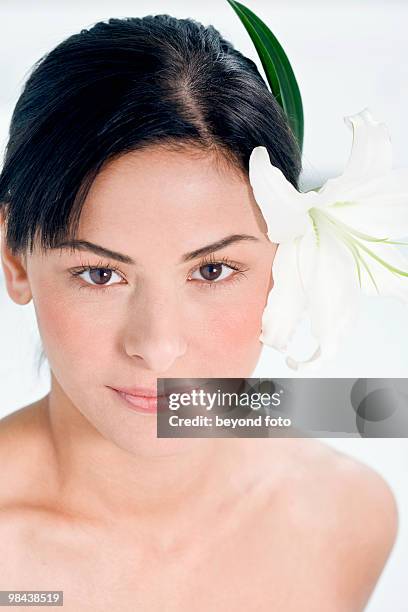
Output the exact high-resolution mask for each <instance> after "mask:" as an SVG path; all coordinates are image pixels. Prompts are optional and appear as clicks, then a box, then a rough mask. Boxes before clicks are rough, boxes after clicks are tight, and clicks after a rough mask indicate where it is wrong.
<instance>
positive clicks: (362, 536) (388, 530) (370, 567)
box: [284, 439, 398, 611]
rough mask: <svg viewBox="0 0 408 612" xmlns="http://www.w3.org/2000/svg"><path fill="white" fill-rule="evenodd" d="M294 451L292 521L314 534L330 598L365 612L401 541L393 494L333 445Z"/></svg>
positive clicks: (289, 488)
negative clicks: (334, 596)
mask: <svg viewBox="0 0 408 612" xmlns="http://www.w3.org/2000/svg"><path fill="white" fill-rule="evenodd" d="M289 448H290V450H288V465H289V468H288V470H289V472H290V476H289V475H288V478H287V484H286V487H285V490H286V495H284V497H285V498H286V502H288V501H289V507H290V508H291V520H293V522H294V523H296V521H300V522H302V521H303V524H304V525H305V526H306V529H307V532H308V533H309V534H310V552H311V554H313V552H315V553H316V561H317V562H319V558H320V563H321V564H324V567H325V572H326V584H327V585H328V589H329V590H328V596H329V593H330V590H331V592H332V593H333V591H334V592H336V593H338V597H339V601H340V599H341V604H342V605H344V609H348V610H350V611H352V610H356V611H358V610H362V609H363V608H364V605H365V604H366V603H367V601H368V599H369V597H370V595H371V593H372V591H373V589H374V587H375V584H376V583H377V581H378V578H379V577H380V575H381V572H382V570H383V569H384V566H385V564H386V562H387V559H388V557H389V555H390V553H391V550H392V548H393V545H394V542H395V540H396V537H397V533H398V507H397V503H396V500H395V497H394V494H393V492H392V490H391V488H390V486H389V484H388V483H387V482H386V481H385V479H384V478H383V477H382V476H381V475H380V474H379V473H378V472H377V471H376V470H374V469H373V468H371V467H370V466H368V465H366V464H365V463H363V462H361V461H358V460H357V459H355V458H353V457H351V456H349V455H346V454H344V453H342V452H339V451H337V450H335V449H334V448H333V447H331V446H329V444H326V443H323V442H321V441H319V440H312V439H302V440H299V441H298V442H293V444H292V446H291V447H289ZM289 472H288V474H289ZM322 567H323V565H322Z"/></svg>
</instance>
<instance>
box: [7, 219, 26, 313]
mask: <svg viewBox="0 0 408 612" xmlns="http://www.w3.org/2000/svg"><path fill="white" fill-rule="evenodd" d="M4 218H5V217H4V211H3V210H2V209H1V208H0V250H1V263H2V267H3V271H4V277H5V280H6V288H7V292H8V294H9V296H10V298H11V299H12V300H13V302H15V303H16V304H21V305H24V304H28V303H29V302H30V301H31V299H32V294H31V287H30V283H29V281H28V276H27V271H26V262H25V257H24V256H23V255H13V254H12V253H11V251H10V249H9V248H8V246H7V245H6V238H5V224H4Z"/></svg>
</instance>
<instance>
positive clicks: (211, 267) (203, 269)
mask: <svg viewBox="0 0 408 612" xmlns="http://www.w3.org/2000/svg"><path fill="white" fill-rule="evenodd" d="M223 267H225V268H226V269H225V272H226V273H227V274H226V275H225V274H224V275H222V272H223V271H222V268H223ZM229 272H230V273H231V272H234V269H233V268H231V266H228V265H226V264H225V263H222V262H214V263H208V264H205V265H203V266H200V267H199V268H198V269H197V270H195V272H194V274H200V275H201V278H200V277H198V280H203V279H204V280H206V281H220V280H224V279H225V278H229V277H230V276H231V274H229ZM191 278H194V277H193V276H192V277H191ZM195 278H197V277H195Z"/></svg>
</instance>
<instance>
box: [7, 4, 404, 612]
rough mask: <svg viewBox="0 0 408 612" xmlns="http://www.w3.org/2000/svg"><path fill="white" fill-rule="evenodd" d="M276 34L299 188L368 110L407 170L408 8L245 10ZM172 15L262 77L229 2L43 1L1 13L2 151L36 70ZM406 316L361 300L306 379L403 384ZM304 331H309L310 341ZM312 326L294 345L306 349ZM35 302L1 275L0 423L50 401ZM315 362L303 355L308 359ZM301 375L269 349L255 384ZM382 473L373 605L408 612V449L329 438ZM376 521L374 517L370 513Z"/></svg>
mask: <svg viewBox="0 0 408 612" xmlns="http://www.w3.org/2000/svg"><path fill="white" fill-rule="evenodd" d="M244 4H246V5H247V6H248V7H249V8H251V9H252V10H253V11H254V12H255V13H256V14H257V15H258V16H259V17H260V18H261V19H263V20H264V21H265V22H266V23H267V25H268V26H269V27H270V28H271V30H272V31H273V32H274V34H275V35H276V36H277V38H278V40H279V41H280V42H281V44H282V45H283V47H284V49H285V51H286V53H287V55H288V57H289V60H290V62H291V64H292V67H293V69H294V71H295V74H296V77H297V80H298V83H299V86H300V90H301V94H302V99H303V105H304V113H305V141H304V159H303V167H304V173H303V175H302V181H303V188H304V189H306V188H310V187H314V186H318V185H320V184H322V183H323V182H324V181H325V180H326V179H327V178H329V177H330V176H335V175H337V174H339V173H340V172H341V171H342V169H343V166H344V165H345V163H346V162H347V159H348V156H349V154H350V147H351V140H352V135H351V131H350V130H349V129H348V128H347V127H346V126H345V123H344V121H343V117H344V116H347V115H351V114H354V113H357V112H359V111H361V110H362V109H363V108H365V107H367V106H368V107H369V108H370V110H371V111H372V113H373V114H374V116H375V118H376V119H377V120H380V121H384V122H385V123H386V124H387V125H388V128H389V131H390V134H391V140H392V143H393V151H394V165H395V166H396V167H398V166H408V151H407V148H406V143H407V141H408V121H407V119H406V109H407V107H408V64H407V61H406V58H407V55H408V39H407V34H406V24H407V23H408V6H407V5H406V4H405V3H403V2H395V1H394V2H390V1H389V2H385V1H384V2H375V1H373V0H370V1H366V2H362V1H353V2H351V1H350V2H347V1H345V0H342V1H341V2H337V1H332V2H312V1H309V2H294V1H293V0H292V1H291V2H290V3H289V2H282V1H275V2H273V3H272V2H266V1H265V0H246V2H244ZM158 13H169V14H171V15H173V16H175V17H179V18H183V17H191V18H193V19H196V20H197V21H200V22H202V23H203V24H205V25H208V24H212V25H214V26H215V27H216V28H217V29H218V30H219V31H220V32H221V34H222V35H224V36H225V37H226V38H227V39H229V40H231V41H232V42H233V44H234V45H235V46H236V47H237V49H239V50H240V51H241V52H243V53H244V54H245V55H248V56H249V57H251V58H252V59H253V60H254V61H255V62H256V63H257V65H258V66H259V69H260V71H261V74H263V69H262V65H261V64H260V61H259V59H258V56H257V54H256V51H255V49H254V47H253V45H252V42H251V40H250V39H249V37H248V35H247V33H246V31H245V29H244V27H243V26H242V25H241V23H240V21H239V19H238V17H237V16H236V15H235V13H234V12H233V11H232V9H231V7H230V6H229V5H228V3H227V2H223V1H222V0H218V1H215V0H206V2H186V1H181V0H178V1H174V0H173V1H172V2H169V1H164V0H161V1H159V0H150V1H148V2H142V1H135V0H132V1H124V0H114V1H113V0H98V1H96V0H87V2H85V3H84V2H81V3H79V2H74V1H73V0H70V1H68V0H65V1H64V0H60V1H59V2H58V3H56V2H53V1H51V0H50V1H44V0H36V1H34V0H33V1H32V2H28V1H21V0H20V1H11V0H10V1H6V0H2V1H1V3H0V23H1V26H2V27H1V36H0V83H1V87H0V147H1V153H2V152H3V150H4V146H5V144H6V139H7V131H8V125H9V122H10V118H11V113H12V110H13V108H14V105H15V103H16V101H17V98H18V96H19V93H20V91H21V88H22V86H23V84H24V81H25V79H26V78H27V76H28V74H29V71H30V69H31V67H32V66H33V64H34V62H35V61H37V60H38V59H39V58H40V57H41V56H42V55H43V54H44V53H46V52H48V51H50V50H51V49H52V48H53V47H54V46H55V45H57V44H58V43H59V42H60V41H61V40H63V39H64V38H66V37H67V36H69V35H71V34H73V33H76V32H79V30H80V29H81V28H84V27H89V26H91V25H92V24H93V23H95V22H96V21H100V20H106V19H108V18H109V17H127V16H143V15H146V14H158ZM407 312H408V311H407V309H406V306H404V305H403V304H402V303H400V302H398V301H396V300H395V301H394V300H393V299H392V298H380V297H375V298H363V299H362V307H361V311H360V313H359V318H358V321H357V323H356V324H355V326H354V327H353V329H352V330H351V333H350V334H349V335H348V337H347V338H345V339H344V343H343V345H342V346H341V348H340V351H339V353H338V356H337V358H336V359H335V360H334V361H333V362H332V363H331V364H330V366H326V367H324V368H321V369H320V370H317V371H315V372H314V373H313V374H305V375H306V376H322V377H326V376H333V377H351V378H355V377H380V378H387V377H394V378H396V377H404V378H405V377H407V375H408V325H407ZM302 330H303V331H302ZM305 330H306V327H303V328H301V329H300V331H299V335H298V336H297V338H298V342H299V347H306V346H307V344H306V335H305V333H306V332H305ZM39 343H40V339H39V335H38V330H37V327H36V323H35V315H34V307H33V304H32V302H31V303H30V304H28V305H27V306H17V305H16V304H14V302H12V301H11V300H10V298H9V296H8V294H7V292H6V290H5V286H4V278H3V274H2V271H1V270H0V384H1V410H0V416H2V415H5V414H8V413H10V412H12V411H14V410H16V409H17V408H20V407H22V406H24V405H26V404H28V403H30V402H32V401H34V400H36V399H38V398H39V397H42V396H43V395H45V393H47V391H48V385H49V377H48V372H47V369H46V367H44V368H43V370H42V375H41V376H40V377H39V378H38V377H37V374H36V372H35V368H34V366H35V362H36V358H37V355H38V351H39V348H40V344H39ZM307 353H308V351H306V353H305V355H306V354H307ZM294 375H297V376H298V375H299V376H302V374H301V373H300V374H294V372H293V371H292V370H289V369H288V368H287V367H286V366H285V365H284V363H283V360H282V357H281V356H280V355H279V354H278V353H276V352H275V351H274V350H273V349H270V348H268V347H266V348H264V351H263V354H262V357H261V360H260V362H259V364H258V367H257V368H256V370H255V372H254V373H253V376H254V377H258V376H260V377H273V376H275V377H284V376H289V377H291V376H294ZM326 442H327V443H328V444H331V445H333V446H335V447H336V448H338V449H340V450H343V451H345V452H347V453H349V454H351V455H353V456H355V457H357V458H359V459H360V460H362V461H364V462H365V463H367V464H369V465H371V466H372V467H373V468H375V469H376V470H377V471H378V472H380V473H381V474H382V475H383V476H384V477H385V478H386V480H387V481H388V483H389V484H390V486H391V487H392V489H393V491H394V493H395V495H396V497H397V502H398V506H399V511H400V531H399V537H398V540H397V543H396V545H395V547H394V549H393V552H392V554H391V557H390V559H389V561H388V563H387V566H386V568H385V571H384V573H383V574H382V577H381V579H380V581H379V583H378V585H377V588H376V590H375V592H374V594H373V596H372V598H371V600H370V603H369V605H368V607H367V610H368V611H369V612H385V611H388V610H392V611H393V612H406V610H407V605H408V604H407V603H406V602H407V601H408V595H407V587H406V577H407V568H408V484H407V467H408V443H407V441H406V440H405V439H392V440H391V439H390V440H387V439H341V438H339V439H327V440H326ZM372 512H375V508H373V509H372Z"/></svg>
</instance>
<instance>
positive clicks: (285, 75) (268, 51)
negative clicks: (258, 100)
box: [227, 0, 304, 151]
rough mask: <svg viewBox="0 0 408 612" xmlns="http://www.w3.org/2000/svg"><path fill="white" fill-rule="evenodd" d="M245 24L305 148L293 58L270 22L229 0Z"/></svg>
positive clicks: (280, 103) (295, 132)
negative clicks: (286, 51) (279, 39)
mask: <svg viewBox="0 0 408 612" xmlns="http://www.w3.org/2000/svg"><path fill="white" fill-rule="evenodd" d="M227 2H228V3H229V4H230V6H231V7H232V8H233V9H234V11H235V12H236V14H237V15H238V17H239V18H240V20H241V22H242V23H243V25H244V26H245V28H246V30H247V32H248V34H249V36H250V37H251V40H252V42H253V43H254V46H255V48H256V50H257V52H258V55H259V57H260V60H261V62H262V66H263V69H264V70H265V74H266V77H267V79H268V83H269V86H270V88H271V91H272V93H273V95H274V96H275V98H276V100H277V102H278V104H279V105H280V106H281V107H282V109H283V110H284V112H285V114H286V116H287V118H288V121H289V125H290V127H291V130H292V132H293V134H294V136H295V137H296V139H297V141H298V144H299V148H300V151H302V149H303V131H304V127H303V106H302V98H301V95H300V90H299V86H298V84H297V81H296V78H295V75H294V72H293V70H292V67H291V65H290V62H289V60H288V58H287V56H286V53H285V52H284V50H283V48H282V46H281V45H280V43H279V41H278V40H277V38H276V37H275V36H274V34H272V32H271V31H270V29H269V28H268V26H267V25H266V24H265V23H264V22H263V21H261V19H259V17H257V16H256V15H255V13H253V12H252V11H251V10H250V9H249V8H247V7H246V6H244V5H243V4H241V3H240V2H236V1H235V0H227Z"/></svg>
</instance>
